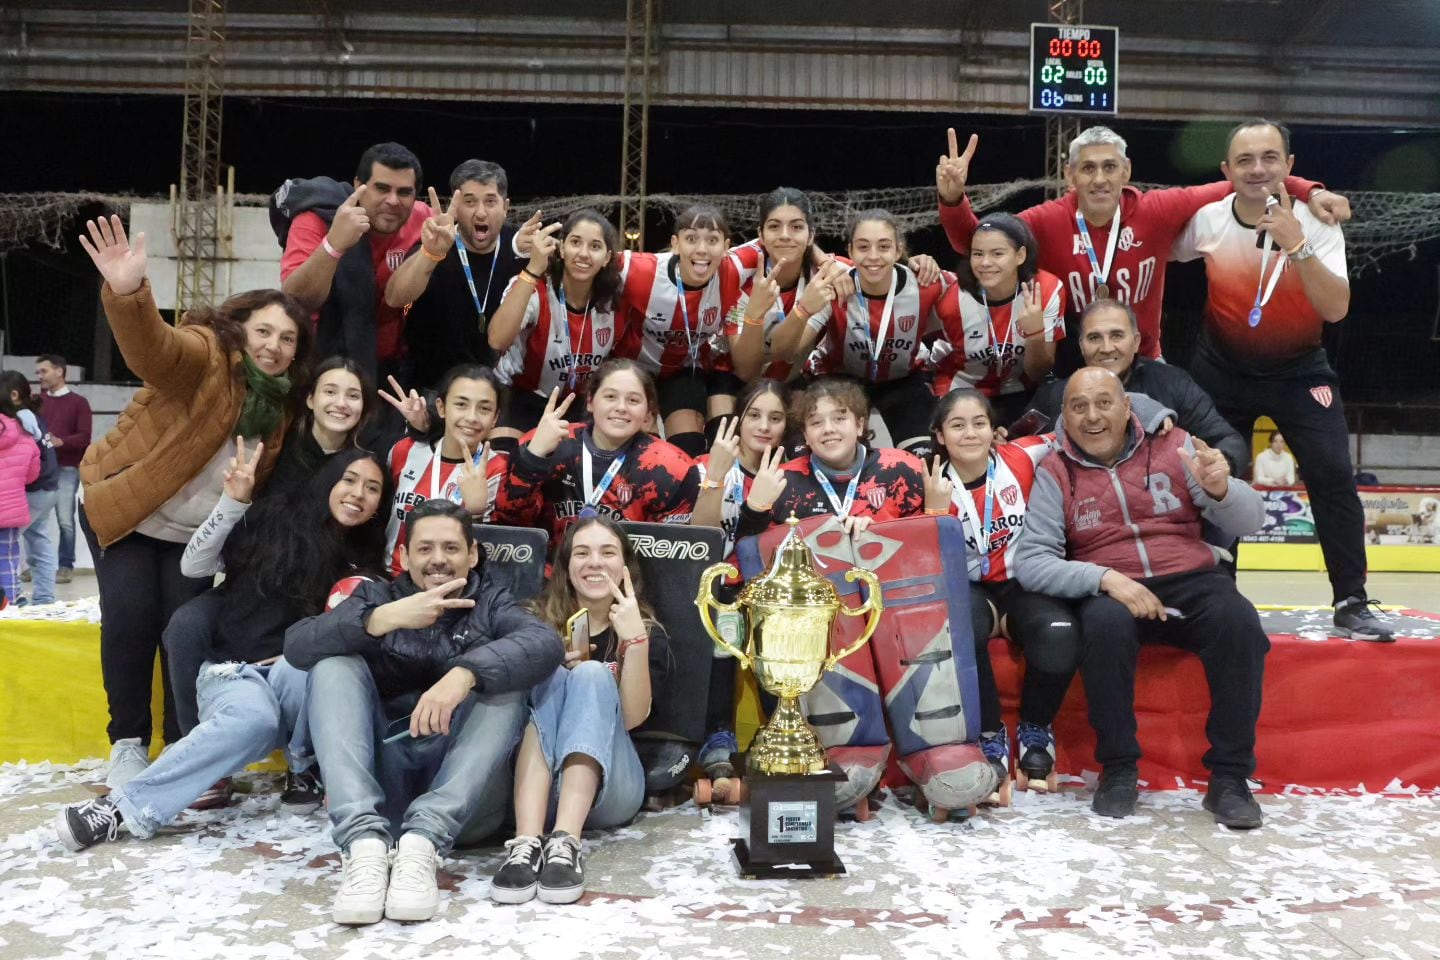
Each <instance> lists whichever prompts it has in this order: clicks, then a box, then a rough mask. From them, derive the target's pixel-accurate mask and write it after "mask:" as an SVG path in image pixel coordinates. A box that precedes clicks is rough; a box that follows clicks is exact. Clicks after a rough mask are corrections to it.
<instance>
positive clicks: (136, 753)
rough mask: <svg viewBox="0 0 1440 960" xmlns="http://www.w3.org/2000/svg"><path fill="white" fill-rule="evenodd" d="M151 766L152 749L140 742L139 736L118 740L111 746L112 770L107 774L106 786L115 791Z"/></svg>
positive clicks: (112, 791)
mask: <svg viewBox="0 0 1440 960" xmlns="http://www.w3.org/2000/svg"><path fill="white" fill-rule="evenodd" d="M148 766H150V751H149V750H148V749H147V748H146V747H145V745H144V744H143V743H141V742H140V738H139V737H130V738H129V739H126V740H116V741H115V745H114V746H112V747H111V748H110V772H109V773H107V774H106V775H105V786H107V787H109V788H110V792H111V793H114V792H115V791H116V790H119V789H120V788H121V787H123V786H125V784H127V783H129V782H130V781H131V780H134V779H135V778H136V777H138V776H140V774H142V773H144V772H145V768H146V767H148Z"/></svg>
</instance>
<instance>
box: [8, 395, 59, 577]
mask: <svg viewBox="0 0 1440 960" xmlns="http://www.w3.org/2000/svg"><path fill="white" fill-rule="evenodd" d="M38 409H40V398H39V397H36V396H32V395H31V393H30V383H29V381H28V380H26V379H25V374H23V373H21V372H20V371H18V370H0V413H4V414H5V415H6V416H11V417H14V418H15V419H16V420H18V421H20V426H21V428H22V429H24V431H25V432H26V433H27V434H29V435H30V439H31V440H32V441H34V443H35V447H36V449H37V450H39V452H40V473H39V475H38V476H36V477H35V479H34V480H32V481H31V482H30V483H28V484H26V486H25V500H26V502H27V503H28V504H29V506H30V523H29V524H28V525H26V527H25V530H24V533H23V534H22V536H23V537H24V540H25V556H26V558H27V559H28V561H29V563H30V571H31V577H32V582H33V583H34V588H33V589H32V590H31V595H30V597H29V598H25V597H20V598H16V599H15V603H16V605H17V606H25V605H26V604H27V603H29V604H35V605H37V606H38V605H41V604H46V603H54V602H55V556H56V554H55V539H56V532H55V517H54V513H55V491H56V488H57V487H59V485H60V468H59V466H58V464H57V462H56V460H55V451H53V450H51V449H50V446H49V444H47V443H46V442H45V436H46V434H47V433H48V432H49V429H48V428H47V427H46V426H45V422H44V421H43V420H41V419H40V418H39V416H38V415H37V414H36V412H35V411H37V410H38Z"/></svg>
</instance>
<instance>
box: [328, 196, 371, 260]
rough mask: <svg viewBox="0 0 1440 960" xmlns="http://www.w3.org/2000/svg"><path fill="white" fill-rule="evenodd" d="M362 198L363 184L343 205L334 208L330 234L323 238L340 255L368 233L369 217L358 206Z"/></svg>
mask: <svg viewBox="0 0 1440 960" xmlns="http://www.w3.org/2000/svg"><path fill="white" fill-rule="evenodd" d="M364 196H365V184H363V183H362V184H360V186H358V187H356V188H355V192H354V193H352V194H350V196H349V197H347V198H346V199H345V202H344V203H342V204H340V206H338V207H336V208H335V219H334V220H333V221H331V223H330V232H329V233H328V234H326V235H325V236H326V239H328V240H329V241H330V246H332V247H334V248H335V249H336V250H339V251H340V252H341V253H344V252H345V251H346V250H349V249H350V248H351V247H353V246H355V244H357V243H359V242H360V238H361V237H363V236H365V234H367V233H369V232H370V215H369V214H368V213H366V212H365V208H364V207H362V206H360V199H361V198H362V197H364Z"/></svg>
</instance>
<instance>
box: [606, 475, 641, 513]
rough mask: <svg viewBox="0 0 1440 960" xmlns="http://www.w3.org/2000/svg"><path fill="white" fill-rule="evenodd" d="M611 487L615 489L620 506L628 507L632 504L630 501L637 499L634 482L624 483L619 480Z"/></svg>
mask: <svg viewBox="0 0 1440 960" xmlns="http://www.w3.org/2000/svg"><path fill="white" fill-rule="evenodd" d="M610 489H611V490H614V491H615V499H616V500H619V501H620V506H622V507H628V506H629V505H630V501H631V500H633V499H635V486H634V484H630V483H624V482H622V481H619V480H617V481H615V483H614V485H613V486H611V487H610Z"/></svg>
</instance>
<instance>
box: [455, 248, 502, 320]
mask: <svg viewBox="0 0 1440 960" xmlns="http://www.w3.org/2000/svg"><path fill="white" fill-rule="evenodd" d="M455 250H456V252H458V253H459V254H460V268H461V269H462V270H464V271H465V282H466V283H467V284H468V285H469V287H470V299H471V300H474V301H475V312H476V313H478V314H480V319H482V320H483V319H485V308H486V307H488V306H490V285H491V284H492V283H494V282H495V267H496V265H497V264H499V263H500V247H499V245H498V241H497V245H496V247H495V252H494V253H492V254H491V255H490V279H488V280H486V281H485V302H484V303H481V302H480V294H479V293H477V292H476V290H475V276H474V274H472V273H471V272H470V252H469V251H468V250H466V249H465V241H464V239H463V238H462V237H461V236H460V235H459V233H458V232H457V233H456V235H455Z"/></svg>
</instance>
